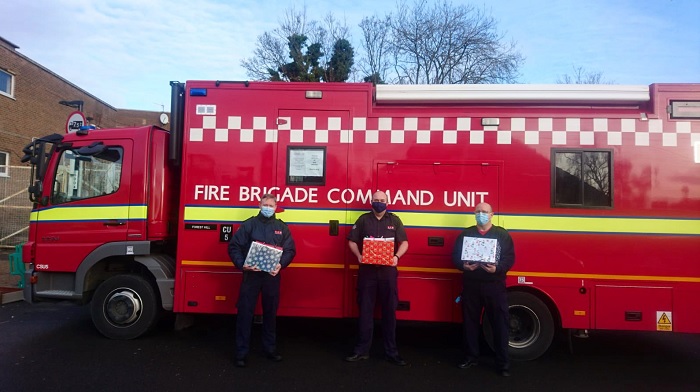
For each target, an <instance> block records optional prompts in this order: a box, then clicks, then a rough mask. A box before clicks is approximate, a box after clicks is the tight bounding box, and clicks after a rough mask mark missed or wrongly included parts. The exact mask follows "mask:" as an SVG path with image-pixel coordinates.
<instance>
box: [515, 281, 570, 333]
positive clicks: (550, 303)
mask: <svg viewBox="0 0 700 392" xmlns="http://www.w3.org/2000/svg"><path fill="white" fill-rule="evenodd" d="M510 293H526V294H530V295H532V296H534V297H537V299H539V300H540V301H542V302H544V304H545V305H546V306H547V308H548V309H549V313H550V314H551V315H552V318H553V319H554V327H555V328H557V329H561V325H562V324H561V313H560V312H559V308H558V307H557V305H556V303H555V302H554V300H553V299H552V297H551V296H550V295H548V294H547V293H546V292H544V291H543V290H541V289H539V288H535V287H529V286H514V287H509V288H508V294H510Z"/></svg>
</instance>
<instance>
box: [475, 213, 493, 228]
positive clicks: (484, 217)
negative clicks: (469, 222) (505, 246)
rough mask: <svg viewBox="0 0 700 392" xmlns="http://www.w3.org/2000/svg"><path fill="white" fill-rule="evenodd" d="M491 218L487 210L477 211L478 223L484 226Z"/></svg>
mask: <svg viewBox="0 0 700 392" xmlns="http://www.w3.org/2000/svg"><path fill="white" fill-rule="evenodd" d="M490 219H491V218H490V217H489V214H488V213H486V212H477V213H476V223H477V224H478V225H479V226H483V225H485V224H487V223H489V220H490Z"/></svg>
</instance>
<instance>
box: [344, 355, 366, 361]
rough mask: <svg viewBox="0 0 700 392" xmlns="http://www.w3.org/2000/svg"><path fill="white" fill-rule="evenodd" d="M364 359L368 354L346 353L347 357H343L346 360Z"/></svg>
mask: <svg viewBox="0 0 700 392" xmlns="http://www.w3.org/2000/svg"><path fill="white" fill-rule="evenodd" d="M365 359H369V355H367V354H352V355H348V356H347V357H345V361H346V362H357V361H364V360H365Z"/></svg>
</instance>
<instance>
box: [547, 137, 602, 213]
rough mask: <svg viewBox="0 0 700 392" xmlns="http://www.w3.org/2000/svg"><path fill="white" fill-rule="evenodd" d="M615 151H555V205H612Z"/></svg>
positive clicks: (553, 204)
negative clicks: (613, 152)
mask: <svg viewBox="0 0 700 392" xmlns="http://www.w3.org/2000/svg"><path fill="white" fill-rule="evenodd" d="M612 167H613V166H612V151H610V150H552V206H554V207H612V200H613V195H612V189H613V188H612V181H613V170H612Z"/></svg>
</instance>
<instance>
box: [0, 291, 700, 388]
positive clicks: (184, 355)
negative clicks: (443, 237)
mask: <svg viewBox="0 0 700 392" xmlns="http://www.w3.org/2000/svg"><path fill="white" fill-rule="evenodd" d="M234 325H235V317H234V316H201V317H198V318H197V324H196V325H195V326H194V327H192V328H190V329H188V330H186V331H184V332H175V331H173V330H172V329H171V328H170V327H169V325H168V324H167V323H163V324H162V325H161V326H160V327H159V328H158V330H156V331H155V332H154V333H152V334H150V335H148V336H145V337H143V338H141V339H137V340H132V341H114V340H108V339H105V338H103V337H102V336H101V335H99V333H98V332H97V331H96V330H95V328H94V327H93V326H92V324H91V321H90V315H89V309H88V308H87V307H84V306H77V305H74V304H71V303H68V302H60V303H38V304H33V305H30V304H27V303H24V302H16V303H11V304H7V305H3V306H0V390H2V391H3V392H15V391H18V392H19V391H33V392H42V391H51V392H56V391H88V390H89V391H149V392H153V391H159V392H160V391H187V392H192V391H222V390H231V391H233V390H238V391H266V390H270V391H272V390H275V391H362V392H371V391H382V392H393V391H440V392H446V391H460V392H463V391H508V392H515V391H538V392H539V391H567V392H568V391H585V392H591V391H596V392H605V391H634V392H646V391H653V392H661V391H697V390H698V385H700V372H698V363H699V361H700V335H683V334H667V333H623V332H610V331H608V332H605V331H600V332H593V333H592V334H591V337H590V338H588V339H584V340H576V341H574V345H573V346H574V353H573V354H571V353H570V352H569V348H568V347H569V346H568V345H567V344H566V343H565V342H563V341H558V342H557V343H556V344H555V346H554V347H553V348H552V349H551V350H550V351H549V352H548V353H547V354H545V356H543V357H541V358H540V359H538V360H536V361H531V362H522V363H515V364H514V365H513V372H512V373H513V376H512V377H510V378H502V377H499V376H498V375H496V374H495V372H494V371H493V369H492V368H491V367H490V364H491V363H492V360H491V357H490V356H489V355H485V356H484V357H483V358H482V364H481V365H480V366H479V367H477V368H472V369H469V370H461V369H458V368H457V367H456V366H455V364H456V363H457V361H458V360H459V359H460V356H461V354H460V351H459V349H458V348H457V347H458V344H457V342H458V341H459V329H458V326H457V325H451V324H448V325H445V324H423V323H400V324H399V329H398V340H399V348H400V350H401V354H402V356H404V358H406V359H407V360H409V361H410V362H411V365H410V366H409V367H406V368H399V367H396V366H394V365H391V364H389V363H387V362H385V361H383V360H382V359H381V349H380V341H379V337H376V339H375V343H374V351H373V352H372V353H371V354H372V358H371V359H369V360H367V361H363V362H360V363H345V362H343V360H342V357H343V356H344V355H345V354H346V353H347V352H348V350H349V348H350V347H351V345H352V337H353V335H354V320H332V319H311V318H281V319H280V320H279V331H280V333H279V335H280V336H279V346H280V351H281V352H282V354H283V355H284V361H283V362H281V363H272V362H270V361H268V360H266V359H265V358H263V357H262V355H261V353H260V349H259V347H260V340H259V331H258V327H256V328H255V330H254V336H253V339H254V340H253V344H254V347H255V350H256V351H254V352H253V353H252V355H251V360H250V366H249V367H248V368H245V369H239V368H236V367H234V365H233V362H232V355H233V329H234Z"/></svg>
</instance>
